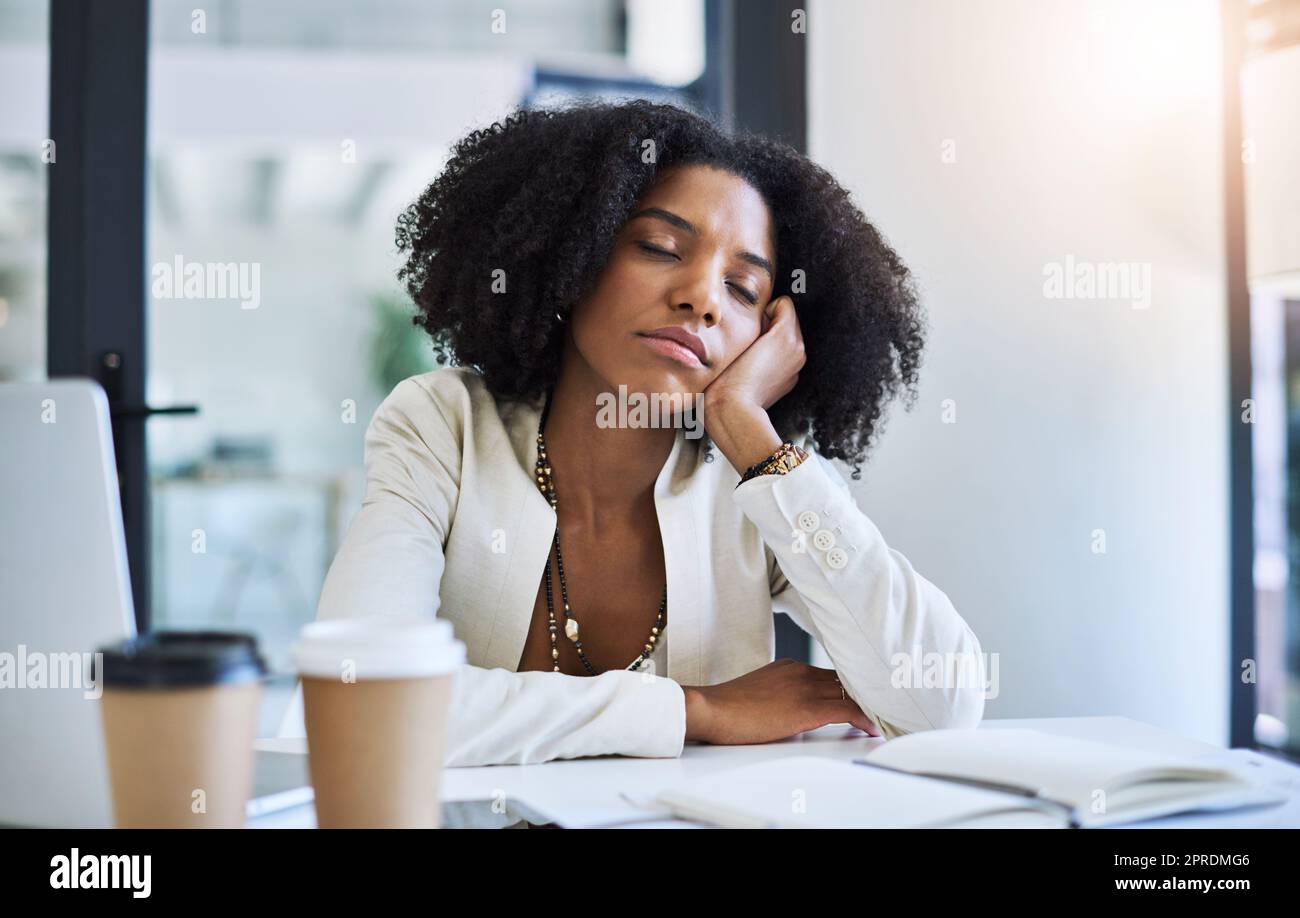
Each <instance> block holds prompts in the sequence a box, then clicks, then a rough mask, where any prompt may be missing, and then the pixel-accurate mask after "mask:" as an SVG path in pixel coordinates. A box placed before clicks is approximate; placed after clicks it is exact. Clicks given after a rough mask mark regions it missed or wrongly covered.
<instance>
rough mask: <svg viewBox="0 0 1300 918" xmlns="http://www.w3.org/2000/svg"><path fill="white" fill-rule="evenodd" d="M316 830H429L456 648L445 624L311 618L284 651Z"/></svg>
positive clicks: (435, 816)
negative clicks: (297, 685) (298, 703)
mask: <svg viewBox="0 0 1300 918" xmlns="http://www.w3.org/2000/svg"><path fill="white" fill-rule="evenodd" d="M291 652H292V655H293V660H294V664H295V666H296V667H297V669H298V674H299V676H301V677H302V687H303V708H304V716H305V720H306V724H307V748H308V765H309V768H310V771H311V780H312V786H313V788H314V789H315V792H316V822H317V825H319V826H320V827H321V828H438V826H439V825H440V822H441V810H440V806H439V797H438V793H439V788H440V786H441V777H442V765H443V761H444V756H445V751H446V750H445V741H446V729H447V719H448V715H449V713H450V707H451V695H452V688H453V683H454V679H455V674H456V670H457V668H458V667H459V666H460V665H461V664H462V663H464V662H465V645H464V644H463V643H461V642H460V641H458V640H456V638H455V636H454V635H453V633H452V627H451V623H450V622H448V621H446V620H444V619H436V618H428V617H407V616H386V615H378V616H366V617H361V618H350V619H340V620H329V621H319V622H312V623H310V624H308V625H306V626H305V627H304V628H303V629H302V632H301V634H300V636H299V639H298V641H297V643H295V644H294V646H293V648H292V651H291Z"/></svg>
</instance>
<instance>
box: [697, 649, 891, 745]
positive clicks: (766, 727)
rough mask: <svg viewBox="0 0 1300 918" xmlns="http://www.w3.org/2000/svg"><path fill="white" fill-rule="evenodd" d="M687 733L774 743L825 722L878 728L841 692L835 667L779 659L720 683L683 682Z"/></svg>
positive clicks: (873, 731)
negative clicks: (821, 666)
mask: <svg viewBox="0 0 1300 918" xmlns="http://www.w3.org/2000/svg"><path fill="white" fill-rule="evenodd" d="M683 691H684V692H685V693H686V739H688V740H695V741H698V742H704V743H714V744H717V745H746V744H750V743H770V742H773V741H775V740H780V739H786V738H787V737H791V736H794V735H796V734H798V733H803V732H805V731H807V730H815V729H817V728H818V727H822V726H825V725H826V724H852V725H853V726H855V727H857V728H858V729H859V730H863V731H865V732H866V733H868V734H870V735H871V736H880V728H879V727H877V726H876V725H875V724H874V723H873V722H872V721H871V719H870V718H869V717H867V716H866V715H865V714H863V713H862V709H861V708H860V707H858V705H857V703H856V702H855V701H854V700H853V699H852V698H845V697H843V696H842V695H841V687H840V683H839V682H837V681H836V676H835V670H833V669H822V668H820V667H817V666H810V665H808V664H807V663H799V662H797V661H795V660H776V661H774V662H772V663H769V664H767V665H766V666H763V667H761V668H759V669H756V670H754V671H753V672H752V673H746V674H745V675H743V676H741V677H740V678H738V679H732V680H731V681H730V682H723V683H721V684H719V685H700V686H686V687H683Z"/></svg>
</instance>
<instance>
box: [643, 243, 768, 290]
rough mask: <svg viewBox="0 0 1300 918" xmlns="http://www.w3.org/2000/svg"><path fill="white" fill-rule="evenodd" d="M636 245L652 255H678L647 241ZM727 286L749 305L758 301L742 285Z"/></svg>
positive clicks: (673, 256) (670, 256) (671, 256)
mask: <svg viewBox="0 0 1300 918" xmlns="http://www.w3.org/2000/svg"><path fill="white" fill-rule="evenodd" d="M636 245H637V248H639V249H642V250H644V251H646V252H649V253H650V254H652V255H662V256H665V257H667V258H678V257H679V256H678V255H677V254H676V253H675V252H670V251H668V250H667V249H661V248H659V246H657V245H651V244H650V243H648V242H638V243H637V244H636ZM727 286H729V287H731V289H732V290H734V291H735V292H736V295H737V296H738V297H739V298H740V299H741V300H743V301H744V302H746V303H748V304H749V305H750V306H753V305H754V304H756V303H757V302H758V294H756V293H751V292H749V291H748V290H746V289H745V288H744V287H741V286H738V285H736V284H728V285H727Z"/></svg>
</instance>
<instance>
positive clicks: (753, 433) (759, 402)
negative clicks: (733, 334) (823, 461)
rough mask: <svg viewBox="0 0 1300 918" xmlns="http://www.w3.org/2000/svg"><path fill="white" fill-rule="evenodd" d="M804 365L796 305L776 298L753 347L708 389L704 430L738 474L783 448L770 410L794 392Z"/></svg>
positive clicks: (704, 412) (748, 348)
mask: <svg viewBox="0 0 1300 918" xmlns="http://www.w3.org/2000/svg"><path fill="white" fill-rule="evenodd" d="M803 365H804V346H803V333H802V332H801V331H800V330H799V320H798V319H797V318H796V317H795V313H794V301H793V300H792V299H790V297H788V296H781V297H777V298H776V299H775V300H772V302H770V303H768V304H767V307H766V309H765V310H764V312H763V330H762V331H761V332H759V335H758V337H757V338H755V339H754V343H753V344H751V345H750V346H749V347H747V348H745V350H744V352H743V353H741V355H740V356H739V357H737V358H736V359H735V360H734V361H733V362H732V363H731V365H730V366H729V367H727V368H726V369H725V370H723V371H722V372H721V373H719V374H718V376H717V378H716V379H714V380H713V382H711V383H709V385H708V386H707V387H706V388H705V390H704V410H703V413H702V415H703V420H704V429H705V430H706V431H707V432H708V434H709V439H711V440H712V441H713V442H714V443H716V444H717V446H718V449H720V450H721V451H722V454H723V455H724V456H726V457H727V461H728V462H730V463H731V465H732V467H733V468H734V469H735V470H736V471H737V472H740V473H744V471H745V469H747V468H749V467H750V466H751V465H753V464H754V463H756V462H761V461H762V460H763V459H765V458H767V457H768V456H770V455H772V453H773V452H774V451H775V450H776V449H777V448H778V447H779V446H780V445H781V438H780V437H779V436H778V435H777V433H776V428H774V427H773V426H772V422H771V420H770V419H769V418H768V416H767V409H768V408H771V407H772V406H773V405H775V404H776V403H777V401H778V400H779V399H780V398H781V397H782V396H784V395H785V394H786V393H788V392H789V391H790V390H791V389H793V388H794V386H795V383H796V382H798V381H799V371H800V370H801V369H803Z"/></svg>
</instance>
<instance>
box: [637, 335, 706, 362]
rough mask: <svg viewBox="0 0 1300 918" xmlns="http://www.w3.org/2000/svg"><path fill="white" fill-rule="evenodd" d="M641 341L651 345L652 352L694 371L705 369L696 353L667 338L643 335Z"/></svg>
mask: <svg viewBox="0 0 1300 918" xmlns="http://www.w3.org/2000/svg"><path fill="white" fill-rule="evenodd" d="M641 340H642V341H644V342H645V343H646V344H647V345H649V347H650V348H651V350H654V351H658V352H659V353H660V354H663V355H664V356H665V357H669V358H671V359H673V360H676V361H677V362H678V363H680V364H682V365H683V366H688V367H691V368H692V369H702V368H703V367H704V364H702V363H700V358H698V357H696V356H695V352H694V351H692V350H691V349H690V348H689V347H686V346H685V345H683V344H678V343H677V342H676V341H670V340H669V339H667V338H652V337H650V336H649V335H642V336H641Z"/></svg>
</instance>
